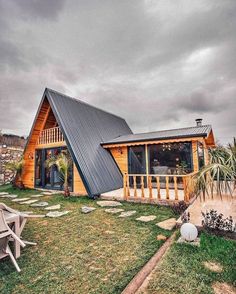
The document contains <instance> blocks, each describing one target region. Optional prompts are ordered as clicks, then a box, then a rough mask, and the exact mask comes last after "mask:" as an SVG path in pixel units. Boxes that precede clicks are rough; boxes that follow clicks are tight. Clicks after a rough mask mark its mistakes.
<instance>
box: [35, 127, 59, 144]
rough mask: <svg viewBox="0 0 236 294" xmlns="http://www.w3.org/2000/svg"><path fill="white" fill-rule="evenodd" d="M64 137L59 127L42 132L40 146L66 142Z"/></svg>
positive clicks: (39, 139) (39, 140)
mask: <svg viewBox="0 0 236 294" xmlns="http://www.w3.org/2000/svg"><path fill="white" fill-rule="evenodd" d="M64 141H65V140H64V136H63V134H62V132H61V130H60V128H59V127H56V128H51V129H45V130H42V131H41V132H40V134H39V138H38V145H43V144H52V143H61V142H64Z"/></svg>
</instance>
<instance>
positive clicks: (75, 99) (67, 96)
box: [45, 87, 126, 121]
mask: <svg viewBox="0 0 236 294" xmlns="http://www.w3.org/2000/svg"><path fill="white" fill-rule="evenodd" d="M45 91H48V92H49V93H50V92H53V93H55V94H59V95H61V96H64V97H65V98H68V99H71V100H74V101H76V102H78V103H83V104H86V105H88V106H90V107H93V108H95V109H97V110H100V111H102V112H105V113H107V114H110V115H113V116H115V117H117V118H119V119H122V120H124V121H126V120H125V119H124V118H123V117H121V116H119V115H116V114H114V113H112V112H109V111H107V110H103V109H101V108H99V107H97V106H94V105H92V104H90V103H88V102H85V101H83V100H81V99H78V98H75V97H71V96H69V95H66V94H63V93H61V92H58V91H56V90H53V89H51V88H48V87H46V88H45Z"/></svg>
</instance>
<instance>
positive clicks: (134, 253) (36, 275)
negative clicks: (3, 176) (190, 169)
mask: <svg viewBox="0 0 236 294" xmlns="http://www.w3.org/2000/svg"><path fill="white" fill-rule="evenodd" d="M0 191H8V192H10V193H15V194H18V195H19V197H27V196H29V195H32V194H36V193H37V194H38V192H36V191H34V190H24V191H19V190H14V189H13V188H12V187H11V186H3V187H0ZM41 199H42V200H43V201H48V202H49V204H50V205H53V204H58V203H60V204H61V205H62V209H65V210H70V211H71V212H70V214H68V215H66V216H63V217H61V218H56V219H51V218H43V219H31V220H29V221H28V222H27V224H26V227H25V229H24V232H23V237H24V239H26V240H29V241H35V242H37V243H38V245H37V246H27V247H26V248H24V249H23V250H22V255H21V257H20V258H19V259H18V263H19V266H20V267H21V269H22V272H21V273H20V274H18V273H17V272H16V271H15V269H14V267H13V266H12V264H11V262H10V261H9V259H5V260H4V261H3V262H2V261H1V264H0V266H1V270H0V293H2V294H4V293H6V294H9V293H17V294H20V293H34V294H36V293H86V294H87V293H106V294H109V293H121V291H122V290H123V289H124V287H125V286H126V285H127V284H128V283H129V281H130V280H131V279H132V277H133V276H134V275H135V274H136V273H137V272H138V271H139V269H140V268H141V267H142V266H143V265H144V264H145V263H146V262H147V260H148V259H149V258H150V257H151V256H152V255H153V254H154V253H155V252H156V250H157V249H158V248H159V247H160V246H161V245H162V241H157V240H156V236H157V235H158V234H164V235H166V236H169V235H170V234H171V232H168V231H164V230H162V229H160V228H158V227H157V226H156V225H155V223H156V222H158V221H161V220H164V219H167V218H169V217H173V216H174V215H173V212H172V211H171V209H170V208H167V207H160V206H156V205H148V204H135V203H133V204H132V203H123V207H122V208H124V209H125V210H136V211H137V214H136V215H134V216H132V217H130V218H126V219H121V218H118V216H117V215H111V214H108V213H106V212H105V211H104V208H101V207H98V206H97V205H96V201H93V200H90V199H88V198H87V197H78V198H75V197H74V198H72V197H71V198H70V199H65V198H64V197H63V195H60V194H58V195H53V196H46V197H42V198H41ZM0 201H1V202H4V203H5V204H7V205H9V206H11V207H13V208H15V209H20V210H21V211H25V210H27V211H28V210H32V211H34V212H35V213H37V214H38V213H44V210H43V209H40V208H31V207H29V206H24V205H20V204H17V203H14V202H11V200H9V199H5V198H1V199H0ZM83 205H91V206H94V207H96V208H97V209H96V210H95V211H93V212H91V213H90V214H82V213H81V211H80V208H81V207H82V206H83ZM149 214H155V215H156V216H157V219H156V221H154V222H151V223H141V222H138V221H136V220H135V218H137V217H139V216H141V215H149Z"/></svg>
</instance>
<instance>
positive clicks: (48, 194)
mask: <svg viewBox="0 0 236 294" xmlns="http://www.w3.org/2000/svg"><path fill="white" fill-rule="evenodd" d="M41 194H42V195H44V196H51V195H53V193H52V192H42V193H41Z"/></svg>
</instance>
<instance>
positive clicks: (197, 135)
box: [101, 133, 208, 146]
mask: <svg viewBox="0 0 236 294" xmlns="http://www.w3.org/2000/svg"><path fill="white" fill-rule="evenodd" d="M197 137H202V138H206V137H208V134H207V133H202V134H193V135H184V136H172V137H158V138H148V139H142V140H140V139H136V140H135V139H134V140H129V141H127V140H124V141H119V142H112V141H110V142H105V143H101V145H102V146H106V145H116V144H117V145H118V144H125V143H127V144H130V143H137V142H150V141H162V140H171V139H181V138H183V139H187V138H197Z"/></svg>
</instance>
